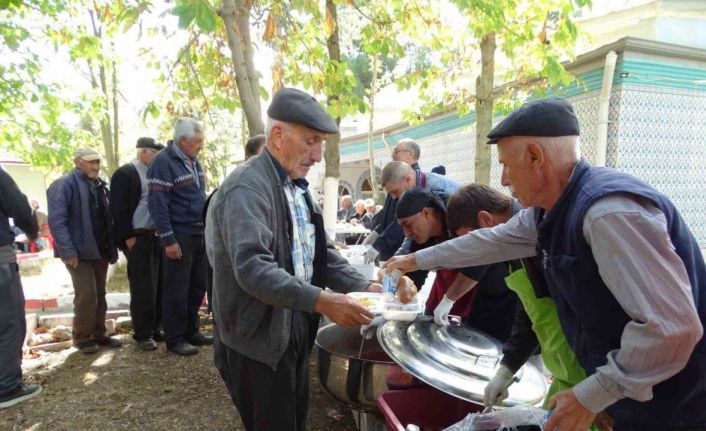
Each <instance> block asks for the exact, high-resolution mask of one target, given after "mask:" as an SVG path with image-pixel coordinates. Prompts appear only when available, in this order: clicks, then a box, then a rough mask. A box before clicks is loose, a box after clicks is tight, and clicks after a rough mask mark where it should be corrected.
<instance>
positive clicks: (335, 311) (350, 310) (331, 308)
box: [314, 291, 373, 328]
mask: <svg viewBox="0 0 706 431" xmlns="http://www.w3.org/2000/svg"><path fill="white" fill-rule="evenodd" d="M314 311H316V312H317V313H320V314H323V315H324V316H326V317H328V318H329V319H331V321H333V323H335V324H337V325H339V326H343V327H344V328H355V327H356V326H361V325H367V324H369V323H370V321H371V319H372V318H373V313H371V312H370V311H368V309H367V308H365V307H363V306H362V305H360V304H358V303H357V302H356V301H354V300H353V299H352V298H351V297H349V296H347V295H343V294H341V293H334V292H326V291H323V292H321V295H319V299H318V300H317V301H316V305H315V306H314Z"/></svg>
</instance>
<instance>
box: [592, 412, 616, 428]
mask: <svg viewBox="0 0 706 431" xmlns="http://www.w3.org/2000/svg"><path fill="white" fill-rule="evenodd" d="M593 423H594V424H595V425H596V426H597V427H598V429H599V430H601V431H613V418H612V417H610V415H609V414H608V413H606V411H605V410H603V411H602V412H600V413H598V414H597V415H596V420H594V421H593Z"/></svg>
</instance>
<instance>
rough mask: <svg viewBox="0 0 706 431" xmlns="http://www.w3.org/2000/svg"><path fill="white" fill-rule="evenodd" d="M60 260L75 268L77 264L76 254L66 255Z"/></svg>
mask: <svg viewBox="0 0 706 431" xmlns="http://www.w3.org/2000/svg"><path fill="white" fill-rule="evenodd" d="M61 261H62V262H64V263H65V264H66V265H67V266H70V267H71V268H73V269H76V267H77V266H78V257H76V256H74V257H67V258H66V259H61Z"/></svg>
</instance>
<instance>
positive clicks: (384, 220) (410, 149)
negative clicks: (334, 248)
mask: <svg viewBox="0 0 706 431" xmlns="http://www.w3.org/2000/svg"><path fill="white" fill-rule="evenodd" d="M420 155H421V150H420V148H419V144H417V143H416V142H415V141H413V140H412V139H409V138H403V139H400V140H399V142H397V145H395V148H394V149H393V150H392V161H393V162H405V163H407V164H408V165H410V166H411V167H412V169H414V170H415V171H417V172H421V168H420V167H419V157H420ZM396 207H397V198H395V197H392V196H390V195H389V194H388V195H387V197H386V198H385V205H384V206H383V207H382V210H380V222H379V223H378V225H377V226H375V228H374V230H373V232H371V233H370V235H368V238H366V240H365V242H364V244H366V245H368V250H367V252H366V253H365V260H366V262H373V261H374V260H375V259H376V258H379V260H381V261H385V260H387V259H389V258H390V257H392V256H393V255H394V254H395V253H396V252H397V250H398V249H399V248H400V246H401V245H402V241H403V240H404V234H403V233H402V228H401V227H400V225H399V224H397V217H395V209H396Z"/></svg>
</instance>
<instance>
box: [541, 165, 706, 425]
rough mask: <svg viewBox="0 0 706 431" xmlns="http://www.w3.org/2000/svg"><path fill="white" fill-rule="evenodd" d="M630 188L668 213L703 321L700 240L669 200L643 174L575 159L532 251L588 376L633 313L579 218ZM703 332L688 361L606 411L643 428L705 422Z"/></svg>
mask: <svg viewBox="0 0 706 431" xmlns="http://www.w3.org/2000/svg"><path fill="white" fill-rule="evenodd" d="M613 193H629V194H632V195H635V196H640V197H642V198H646V199H648V200H650V201H651V202H653V203H654V204H655V205H656V206H657V208H659V209H660V210H661V211H662V212H663V213H664V215H665V217H666V220H667V229H668V232H669V236H670V238H671V241H672V244H673V245H674V247H675V249H676V252H677V254H678V255H679V257H681V259H682V261H683V262H684V265H685V267H686V270H687V272H688V275H689V281H690V282H691V289H692V293H693V295H694V302H695V304H696V308H697V311H698V313H699V317H700V320H701V323H702V325H704V326H706V324H705V323H706V322H705V319H704V317H706V295H705V294H706V265H704V259H703V256H702V255H701V252H700V250H699V246H698V244H697V242H696V240H695V239H694V237H693V235H692V234H691V232H690V231H689V228H688V227H687V225H686V223H685V222H684V220H683V218H682V217H681V215H680V214H679V212H678V211H677V209H676V208H675V207H674V205H673V204H672V203H671V202H670V201H669V199H667V198H666V197H665V196H664V195H663V194H661V193H660V192H658V191H657V190H655V189H654V188H652V187H650V186H649V185H647V184H645V183H643V182H642V181H640V180H638V179H636V178H634V177H632V176H630V175H627V174H624V173H621V172H618V171H616V170H613V169H607V168H593V167H590V166H589V165H588V164H586V163H585V162H583V161H582V162H580V163H579V164H578V165H577V167H576V170H575V172H574V174H573V176H572V178H571V180H570V182H569V184H568V186H567V188H566V190H565V191H564V193H563V194H562V196H561V197H560V198H559V201H558V202H557V203H556V205H555V206H554V207H553V208H552V209H551V211H550V212H549V213H546V214H545V213H544V211H538V217H537V232H538V241H537V255H538V256H539V257H540V258H541V261H542V266H543V269H544V274H545V276H546V280H547V284H548V288H549V293H550V294H551V297H552V298H553V299H554V301H555V303H556V306H557V309H558V311H559V318H560V321H561V326H562V328H563V330H564V333H565V334H566V339H567V340H568V341H569V344H570V345H571V347H572V349H573V351H574V352H575V353H576V356H577V358H578V360H579V362H580V363H581V365H582V366H583V367H584V368H585V369H586V372H587V373H588V374H589V375H590V374H593V373H595V370H596V368H597V367H600V366H602V365H605V364H606V362H607V358H606V355H607V353H608V352H609V351H611V350H615V349H619V348H620V337H621V335H622V333H623V329H624V327H625V325H626V324H627V323H628V322H629V321H630V320H631V319H630V317H629V316H628V315H627V314H626V313H625V311H623V309H622V307H621V306H620V304H618V302H617V301H616V299H615V297H614V296H613V295H612V294H611V292H610V290H609V289H608V287H607V286H606V285H605V283H604V282H603V280H602V279H601V276H600V274H599V272H598V267H597V265H596V261H595V259H594V257H593V253H592V251H591V248H590V247H589V245H588V244H587V243H586V240H585V238H584V236H583V218H584V216H585V215H586V211H587V210H588V208H589V207H590V206H591V205H592V204H593V203H594V202H595V201H596V200H598V199H600V198H602V197H605V196H607V195H609V194H613ZM705 346H706V345H705V343H704V339H703V338H702V339H701V340H700V341H699V343H698V344H697V345H696V348H695V350H694V352H693V354H692V356H691V358H690V359H689V362H688V363H687V365H686V367H685V368H684V369H683V370H682V371H680V372H679V373H678V374H677V375H675V376H673V377H672V378H670V379H668V380H666V381H664V382H662V383H660V384H658V385H656V386H654V388H653V394H654V398H653V399H652V400H650V401H646V402H638V401H635V400H632V399H629V398H625V399H623V400H620V401H618V402H617V403H615V404H613V405H612V406H610V407H609V408H608V409H607V410H608V413H609V414H610V415H611V416H613V418H615V419H616V420H620V422H622V423H631V424H632V423H634V424H636V425H639V426H640V429H667V428H668V427H679V426H688V425H692V426H700V425H703V426H704V428H703V429H706V348H705Z"/></svg>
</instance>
